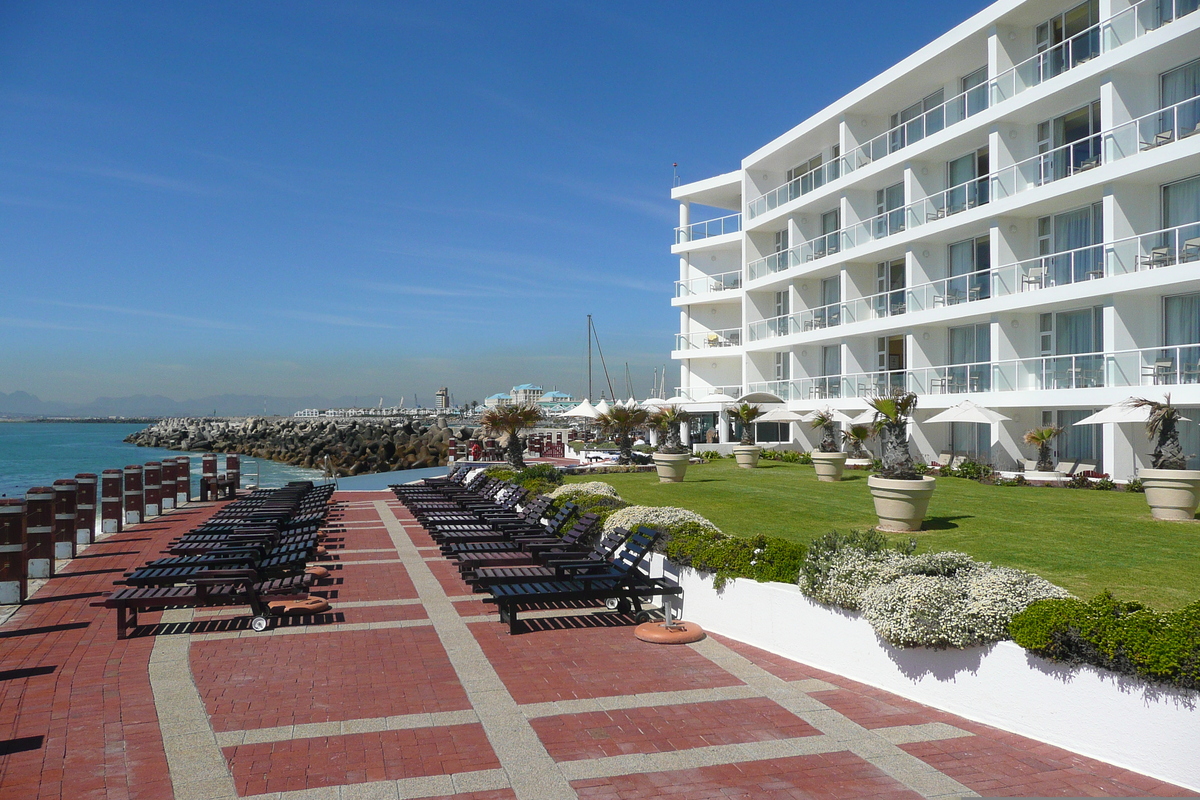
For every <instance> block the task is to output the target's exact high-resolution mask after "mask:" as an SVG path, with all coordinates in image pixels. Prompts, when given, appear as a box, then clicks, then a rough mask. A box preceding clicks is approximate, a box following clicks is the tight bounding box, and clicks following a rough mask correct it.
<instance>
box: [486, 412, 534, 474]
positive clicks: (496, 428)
mask: <svg viewBox="0 0 1200 800" xmlns="http://www.w3.org/2000/svg"><path fill="white" fill-rule="evenodd" d="M543 417H544V414H543V413H542V409H541V408H540V407H539V406H536V405H498V406H493V407H492V408H489V409H487V410H486V411H484V412H483V414H482V415H481V416H480V417H479V423H480V424H481V425H482V426H483V429H484V431H485V432H486V433H487V435H488V436H496V437H501V438H502V437H504V436H507V437H508V441H507V442H506V443H505V445H504V450H505V456H506V457H507V459H508V463H509V464H511V465H512V468H513V469H525V440H524V439H522V438H521V431H523V430H525V429H526V428H532V427H533V426H534V425H536V424H537V423H538V422H540V421H541V420H542V418H543Z"/></svg>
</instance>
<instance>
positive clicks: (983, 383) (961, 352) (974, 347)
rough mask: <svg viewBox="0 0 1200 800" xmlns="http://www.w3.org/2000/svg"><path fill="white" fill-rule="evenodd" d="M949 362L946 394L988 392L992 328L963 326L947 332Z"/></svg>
mask: <svg viewBox="0 0 1200 800" xmlns="http://www.w3.org/2000/svg"><path fill="white" fill-rule="evenodd" d="M948 345H949V352H950V359H949V361H948V362H947V363H948V364H949V366H948V367H947V368H946V380H945V387H944V388H945V391H946V392H949V393H958V392H986V391H988V390H989V389H991V364H990V362H991V360H992V326H991V325H989V324H987V323H982V324H979V325H962V326H960V327H957V328H950V330H949V342H948Z"/></svg>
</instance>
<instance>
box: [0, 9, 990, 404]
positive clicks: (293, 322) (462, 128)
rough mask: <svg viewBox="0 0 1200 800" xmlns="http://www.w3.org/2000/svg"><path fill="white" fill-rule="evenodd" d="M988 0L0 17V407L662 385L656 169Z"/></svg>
mask: <svg viewBox="0 0 1200 800" xmlns="http://www.w3.org/2000/svg"><path fill="white" fill-rule="evenodd" d="M982 7H983V4H982V3H980V2H970V3H967V4H963V3H961V2H951V0H928V2H919V3H882V2H880V3H875V2H870V3H843V4H835V5H830V4H816V3H805V2H787V3H773V2H761V3H746V4H737V5H731V4H717V3H701V2H692V3H623V2H606V3H574V2H562V3H541V2H523V3H517V4H511V3H509V4H501V3H486V4H483V3H419V2H411V3H325V4H318V3H303V2H296V3H233V2H228V3H119V2H103V3H52V2H38V3H17V2H10V1H9V0H0V279H2V285H3V298H4V301H3V303H2V305H0V392H12V391H17V390H23V391H28V392H32V393H34V394H37V395H39V396H41V397H42V398H43V399H53V400H79V401H85V400H90V399H92V398H94V397H96V396H98V395H113V396H122V395H128V394H135V393H146V394H163V395H167V396H170V397H174V398H177V399H185V398H189V397H198V396H205V395H210V394H220V393H249V394H267V395H276V396H297V395H311V394H320V395H326V396H338V395H359V394H361V395H363V396H365V397H366V396H369V397H371V398H373V399H375V398H377V397H378V396H380V395H382V396H385V397H387V398H389V400H390V401H391V400H398V399H399V397H400V396H401V395H406V396H408V398H409V399H410V401H411V398H412V397H413V395H414V394H416V395H419V396H421V397H422V399H424V400H425V401H426V402H428V400H429V399H431V398H432V393H433V391H434V389H436V387H438V386H440V385H443V384H445V385H448V386H449V387H450V388H451V390H452V391H453V392H454V394H455V397H456V399H457V400H459V401H460V402H462V401H466V400H469V399H482V397H483V396H484V395H486V394H491V393H492V392H493V391H496V390H499V389H504V388H507V387H509V386H511V385H513V384H515V383H524V382H526V381H534V382H537V383H540V384H542V385H543V386H546V387H547V388H549V387H551V386H554V385H557V386H558V387H559V388H563V389H567V390H569V391H572V392H578V391H580V390H581V389H582V388H584V386H585V366H584V358H585V346H586V339H585V315H586V314H588V313H591V314H593V315H594V318H595V321H596V325H597V327H598V329H599V332H600V335H601V344H602V345H603V347H604V351H605V355H606V357H607V358H608V359H609V367H610V370H613V371H615V372H617V373H620V374H621V376H622V377H621V379H620V381H619V383H618V388H617V393H618V394H624V379H623V374H624V364H625V362H628V363H629V365H630V370H631V372H632V374H633V381H634V389H635V390H636V391H637V393H638V395H639V396H645V394H646V391H647V390H648V389H649V384H650V378H651V371H652V369H653V368H654V367H655V366H659V367H661V366H662V365H663V364H667V365H668V369H669V370H670V375H671V378H670V380H669V381H668V384H669V387H668V388H670V387H672V386H674V385H675V383H677V378H678V370H677V369H676V368H675V367H674V365H671V364H670V362H669V358H668V356H669V350H670V347H671V342H672V334H673V332H674V331H675V330H676V329H677V324H678V315H677V313H676V312H674V311H673V310H672V308H671V307H670V302H669V301H670V296H671V291H672V290H671V286H672V281H673V280H674V279H675V277H676V276H677V262H676V261H675V259H674V258H673V257H672V256H671V255H670V253H669V246H670V242H671V236H672V234H671V229H672V227H673V225H674V224H675V223H676V220H677V215H678V211H677V207H676V206H674V205H673V204H672V203H671V201H670V199H669V192H670V187H671V172H672V170H671V164H672V162H679V165H680V166H679V172H680V176H681V178H682V179H683V180H684V181H690V180H696V179H699V178H703V177H707V176H709V175H714V174H718V173H721V172H726V171H728V170H731V169H735V168H736V167H737V166H738V164H739V162H740V160H741V158H742V157H743V156H745V155H747V154H748V153H749V152H751V151H752V150H754V149H755V148H757V147H759V146H761V145H762V144H764V143H765V142H767V141H769V140H770V139H772V138H774V137H776V136H778V135H779V134H781V133H783V132H784V131H785V130H787V129H788V128H790V127H792V126H793V125H796V124H797V123H799V122H800V121H802V120H803V119H804V118H805V117H807V116H808V115H810V114H812V113H813V112H815V111H817V110H819V109H820V108H822V107H824V106H825V105H827V104H828V103H830V102H832V101H833V100H835V99H837V98H838V97H840V96H841V95H843V94H845V93H846V92H848V91H850V90H851V89H853V88H854V87H855V86H857V85H859V84H860V83H862V82H863V81H865V80H867V79H869V78H871V77H872V76H874V75H875V74H877V73H879V72H881V71H882V70H884V69H886V68H887V67H889V66H891V65H892V64H894V63H895V62H896V61H899V60H900V59H902V58H903V57H905V56H906V55H908V54H909V53H911V52H913V51H914V50H917V49H918V48H920V47H921V46H923V45H924V44H926V43H927V42H929V41H931V40H932V39H934V38H936V37H937V36H938V35H940V34H942V33H943V32H945V31H946V30H949V29H950V28H951V27H953V26H954V25H955V24H957V23H959V22H961V21H962V20H963V19H966V18H967V17H968V16H969V15H970V14H973V13H975V12H976V11H978V10H979V9H980V8H982ZM839 36H841V37H842V38H840V39H839V38H838V37H839ZM597 377H598V378H599V372H598V369H597ZM615 377H616V376H614V378H615Z"/></svg>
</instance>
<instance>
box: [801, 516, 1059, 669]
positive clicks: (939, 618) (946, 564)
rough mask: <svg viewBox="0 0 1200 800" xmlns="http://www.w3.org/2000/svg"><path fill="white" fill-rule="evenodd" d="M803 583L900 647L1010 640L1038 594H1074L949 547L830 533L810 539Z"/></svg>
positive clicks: (811, 593) (811, 592) (813, 593)
mask: <svg viewBox="0 0 1200 800" xmlns="http://www.w3.org/2000/svg"><path fill="white" fill-rule="evenodd" d="M800 587H801V589H802V590H803V591H804V593H805V594H806V595H808V596H809V597H811V598H813V599H814V600H817V601H819V602H822V603H829V604H831V605H836V606H840V607H842V608H848V609H851V610H860V611H862V613H863V617H864V618H865V619H866V620H867V621H868V622H870V623H871V626H872V627H873V628H874V629H875V632H876V633H878V634H879V636H881V637H882V638H884V639H886V640H887V641H889V642H891V643H892V644H894V645H897V646H900V647H970V646H972V645H977V644H987V643H988V642H995V641H999V640H1001V639H1006V638H1008V623H1009V621H1010V620H1011V619H1012V618H1013V616H1014V615H1016V614H1018V613H1019V612H1021V611H1023V610H1024V609H1025V608H1026V607H1027V606H1029V604H1030V603H1033V602H1034V601H1036V600H1045V599H1051V598H1065V597H1070V596H1071V595H1070V594H1069V593H1068V592H1067V591H1066V590H1065V589H1062V588H1060V587H1058V586H1055V585H1054V584H1052V583H1050V582H1049V581H1047V580H1045V579H1043V578H1040V577H1038V576H1037V575H1033V574H1031V573H1028V572H1024V571H1022V570H1019V569H1012V568H1010V567H996V566H993V565H991V564H989V563H986V562H978V561H975V560H974V559H972V558H971V557H970V556H968V555H967V554H966V553H959V552H954V551H947V552H941V553H922V554H921V555H911V554H907V553H904V552H901V551H899V550H895V549H885V548H884V547H883V546H882V541H881V540H879V541H877V540H876V539H874V538H873V537H871V536H869V535H865V536H864V535H862V534H857V533H855V534H851V535H850V536H839V535H837V534H828V535H827V536H825V537H823V539H822V540H821V541H820V542H816V543H814V544H813V545H810V548H809V554H808V556H807V558H806V561H805V565H804V567H803V568H802V571H801V578H800Z"/></svg>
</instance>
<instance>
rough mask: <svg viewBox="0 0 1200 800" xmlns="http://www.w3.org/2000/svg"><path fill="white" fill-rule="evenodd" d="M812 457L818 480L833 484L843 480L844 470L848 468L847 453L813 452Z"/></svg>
mask: <svg viewBox="0 0 1200 800" xmlns="http://www.w3.org/2000/svg"><path fill="white" fill-rule="evenodd" d="M811 455H812V462H813V469H815V470H816V471H817V480H819V481H824V482H825V483H833V482H834V481H840V480H841V479H842V470H844V469H845V468H846V454H845V453H822V452H821V451H820V450H813V451H812V453H811Z"/></svg>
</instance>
